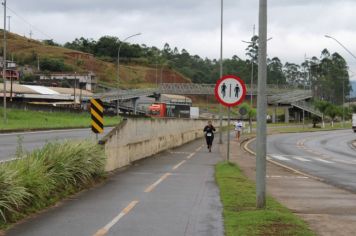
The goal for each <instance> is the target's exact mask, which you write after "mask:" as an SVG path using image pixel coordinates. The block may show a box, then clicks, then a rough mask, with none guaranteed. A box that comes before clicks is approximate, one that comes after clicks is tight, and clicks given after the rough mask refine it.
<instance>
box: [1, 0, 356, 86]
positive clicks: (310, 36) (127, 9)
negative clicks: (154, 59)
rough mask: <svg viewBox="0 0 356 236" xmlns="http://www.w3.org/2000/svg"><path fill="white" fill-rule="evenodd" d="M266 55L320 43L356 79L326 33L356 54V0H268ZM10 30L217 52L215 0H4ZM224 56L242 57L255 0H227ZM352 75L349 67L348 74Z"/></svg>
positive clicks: (313, 51)
mask: <svg viewBox="0 0 356 236" xmlns="http://www.w3.org/2000/svg"><path fill="white" fill-rule="evenodd" d="M268 2H269V9H268V11H269V12H268V14H269V15H268V21H269V22H268V24H269V25H268V34H269V37H273V39H272V40H271V41H269V43H268V56H269V57H274V56H278V57H279V58H281V59H282V60H283V62H286V61H289V62H296V63H300V62H301V61H303V59H304V57H305V55H306V56H307V57H311V56H314V55H315V56H319V55H320V52H321V50H322V49H324V48H328V49H329V50H330V51H332V52H334V51H338V52H339V53H340V54H341V55H342V56H344V57H345V59H346V60H347V62H348V63H349V65H350V69H351V71H353V72H354V73H355V76H354V77H352V79H353V80H356V59H354V58H352V57H351V56H350V55H349V54H348V53H347V52H346V51H345V50H344V49H343V48H342V47H341V46H340V45H338V44H337V43H336V42H335V41H333V40H331V39H327V38H325V37H324V35H325V34H329V35H332V36H333V37H335V38H336V39H338V40H339V41H340V42H341V43H342V44H344V45H345V46H346V47H347V48H348V49H350V51H352V52H354V54H356V41H355V39H356V25H355V24H354V21H355V19H354V18H355V12H356V1H355V0H270V1H268ZM7 4H8V7H9V10H8V15H10V16H11V26H10V27H11V31H12V32H15V33H18V34H20V35H26V36H29V33H30V31H32V32H33V36H32V37H33V38H35V39H45V38H53V39H54V40H55V41H57V42H60V43H65V42H67V41H72V40H74V39H75V38H77V37H82V36H83V37H86V38H93V39H98V38H99V37H100V36H103V35H112V36H117V37H119V38H120V39H123V38H125V37H126V36H129V35H132V34H135V33H138V32H141V33H142V35H141V36H138V37H135V38H132V39H131V40H130V42H132V43H139V44H146V45H148V46H157V47H159V48H162V47H163V45H164V43H165V42H168V43H169V44H170V45H171V47H174V46H177V47H178V48H179V49H182V48H185V49H187V50H188V51H189V52H190V53H191V54H198V55H200V56H202V57H209V58H218V57H219V39H220V0H101V1H97V0H50V1H49V0H26V1H24V0H8V1H7ZM224 4H225V6H224V11H225V12H224V28H225V29H224V57H231V56H232V55H238V56H240V57H243V58H244V57H245V52H244V49H245V48H246V44H245V43H243V42H242V41H241V40H249V39H250V38H251V36H252V28H253V25H254V24H256V28H257V29H256V32H257V30H258V25H257V23H258V0H224ZM351 74H352V73H351Z"/></svg>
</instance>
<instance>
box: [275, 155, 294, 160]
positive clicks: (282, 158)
mask: <svg viewBox="0 0 356 236" xmlns="http://www.w3.org/2000/svg"><path fill="white" fill-rule="evenodd" d="M271 157H273V158H274V159H277V160H280V161H290V159H288V158H285V157H282V156H279V155H271Z"/></svg>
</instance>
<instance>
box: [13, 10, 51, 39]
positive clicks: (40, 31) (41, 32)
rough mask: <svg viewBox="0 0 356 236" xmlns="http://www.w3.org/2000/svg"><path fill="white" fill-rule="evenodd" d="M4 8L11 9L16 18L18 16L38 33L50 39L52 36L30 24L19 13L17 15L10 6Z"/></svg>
mask: <svg viewBox="0 0 356 236" xmlns="http://www.w3.org/2000/svg"><path fill="white" fill-rule="evenodd" d="M6 8H7V9H8V10H9V11H11V12H12V13H13V14H14V15H16V16H17V17H18V18H20V19H21V20H22V21H24V22H25V23H26V24H28V25H29V26H30V28H31V29H34V30H35V31H37V32H39V33H40V34H42V35H44V36H46V37H47V38H48V39H52V38H53V37H51V36H50V35H48V34H46V33H45V32H43V31H42V30H40V29H39V28H37V27H36V26H34V25H33V24H31V23H30V22H29V21H28V20H26V19H25V18H24V17H22V16H21V15H19V14H18V13H16V12H15V11H14V10H12V9H11V8H9V7H8V6H6Z"/></svg>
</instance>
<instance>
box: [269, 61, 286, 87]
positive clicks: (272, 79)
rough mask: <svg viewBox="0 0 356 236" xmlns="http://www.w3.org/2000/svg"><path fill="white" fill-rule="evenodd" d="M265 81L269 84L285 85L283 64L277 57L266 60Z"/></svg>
mask: <svg viewBox="0 0 356 236" xmlns="http://www.w3.org/2000/svg"><path fill="white" fill-rule="evenodd" d="M267 80H268V83H269V84H286V82H287V81H286V76H285V75H284V73H283V64H282V62H281V60H280V59H279V58H278V57H273V58H272V59H268V60H267Z"/></svg>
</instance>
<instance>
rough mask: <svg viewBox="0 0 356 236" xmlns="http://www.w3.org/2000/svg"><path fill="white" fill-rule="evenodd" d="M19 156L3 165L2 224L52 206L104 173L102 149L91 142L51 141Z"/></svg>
mask: <svg viewBox="0 0 356 236" xmlns="http://www.w3.org/2000/svg"><path fill="white" fill-rule="evenodd" d="M20 153H21V152H20ZM20 155H22V156H20V157H18V158H19V159H17V160H15V161H11V162H7V163H3V164H1V165H0V225H4V223H6V222H14V221H16V220H18V219H19V218H22V217H23V216H24V215H25V214H28V213H31V212H34V211H37V210H40V209H43V208H44V207H47V206H50V205H52V204H54V203H55V202H56V201H58V200H59V199H61V198H63V197H65V196H68V195H69V194H73V193H75V192H76V191H78V190H80V189H83V188H85V187H88V186H90V185H91V184H92V183H93V182H94V181H95V180H96V179H97V178H99V177H102V176H103V175H104V164H105V156H104V151H103V148H102V147H101V146H99V145H97V144H95V143H93V142H90V141H80V142H73V141H65V142H63V143H59V142H55V143H48V144H46V145H45V146H44V147H43V148H41V149H38V150H35V151H34V152H32V153H27V154H26V153H25V154H20Z"/></svg>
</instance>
